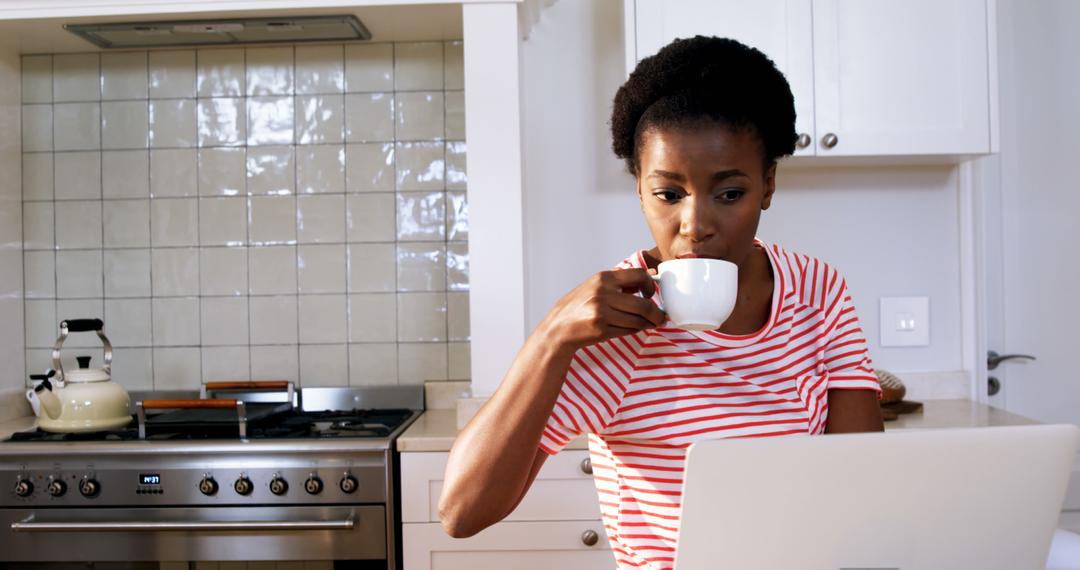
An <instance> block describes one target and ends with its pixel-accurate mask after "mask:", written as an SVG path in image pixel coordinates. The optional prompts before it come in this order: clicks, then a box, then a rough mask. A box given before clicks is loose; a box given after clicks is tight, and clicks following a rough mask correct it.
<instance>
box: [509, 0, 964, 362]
mask: <svg viewBox="0 0 1080 570" xmlns="http://www.w3.org/2000/svg"><path fill="white" fill-rule="evenodd" d="M621 6H622V2H621V1H619V0H596V1H590V2H576V1H564V2H558V3H556V4H555V5H554V6H552V7H551V8H549V9H548V10H546V11H545V12H544V13H543V15H542V16H541V19H540V22H539V23H538V24H537V25H536V26H535V27H534V28H533V30H532V33H531V35H530V37H529V39H528V40H527V41H526V42H525V43H524V46H523V49H522V73H523V76H524V79H523V85H524V89H523V92H524V96H525V104H524V108H525V119H524V128H525V193H526V196H525V235H526V243H525V258H526V324H527V325H528V327H529V328H530V329H531V328H532V327H534V326H535V325H536V324H537V323H538V322H539V321H540V320H541V319H542V318H543V316H544V314H545V313H546V312H547V310H548V309H549V308H550V307H551V305H552V304H553V303H554V302H555V301H556V300H558V298H559V297H560V296H562V295H563V294H564V293H565V292H566V291H569V290H570V289H571V288H572V287H573V286H574V285H576V284H577V283H579V282H580V281H581V280H582V279H584V278H585V277H586V276H588V275H589V274H591V273H593V272H596V271H600V270H603V269H606V268H609V267H611V266H612V265H614V264H615V263H617V262H618V261H620V260H621V259H622V258H623V257H625V256H626V255H627V254H629V253H630V252H632V251H634V250H636V249H641V248H648V247H652V245H653V243H652V241H651V238H650V236H649V233H648V230H647V228H646V226H645V222H644V219H643V218H642V217H641V212H640V207H639V205H638V201H637V196H636V194H635V193H634V185H633V179H632V178H631V177H630V176H629V175H628V174H626V173H625V171H624V169H623V165H622V163H621V161H619V160H617V159H615V157H614V155H613V154H612V153H611V150H610V147H611V144H610V137H609V135H608V120H609V117H610V110H611V100H612V98H613V97H614V94H615V90H616V89H617V88H618V87H619V85H620V84H621V82H622V81H623V79H624V76H623V65H624V63H623V61H624V60H623V38H622V9H621ZM957 211H958V190H957V174H956V168H954V167H950V166H926V167H873V168H850V167H848V168H829V169H826V168H805V167H798V168H795V167H791V166H790V165H789V166H781V170H780V176H779V180H778V193H777V196H776V199H775V200H774V201H773V207H772V209H770V210H769V211H768V212H766V213H765V214H764V215H763V218H762V224H761V229H760V231H759V235H760V237H761V238H762V239H764V240H765V241H769V242H776V243H780V244H781V245H782V246H784V247H786V248H788V249H791V250H794V251H799V252H802V253H807V254H809V255H814V256H817V257H819V258H822V259H824V260H826V261H827V262H829V263H832V264H833V265H835V266H836V267H838V268H839V269H840V270H841V271H842V272H843V273H844V274H845V275H846V277H847V280H848V284H849V286H850V288H851V292H852V296H853V297H854V299H855V302H856V305H857V307H858V309H857V310H858V313H859V316H860V318H861V319H862V321H863V329H864V330H865V331H866V333H867V340H868V341H869V343H870V350H871V353H872V356H873V357H874V359H875V361H876V364H877V365H878V366H880V367H882V368H887V369H891V370H894V371H900V372H903V371H944V370H959V369H960V368H961V350H960V347H961V339H960V307H959V295H960V277H959V271H958V267H959V258H960V240H959V232H958V226H957ZM921 295H926V296H929V297H930V312H931V315H930V320H931V330H930V342H931V345H930V346H929V347H926V348H903V349H899V348H889V349H883V348H880V347H879V346H878V332H877V331H878V298H879V297H881V296H921Z"/></svg>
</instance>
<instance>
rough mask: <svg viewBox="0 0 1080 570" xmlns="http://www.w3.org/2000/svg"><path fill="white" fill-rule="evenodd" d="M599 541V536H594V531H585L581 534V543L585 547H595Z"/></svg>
mask: <svg viewBox="0 0 1080 570" xmlns="http://www.w3.org/2000/svg"><path fill="white" fill-rule="evenodd" d="M599 541H600V535H599V534H596V531H595V530H587V531H585V532H583V533H581V543H582V544H584V545H585V546H596V543H597V542H599Z"/></svg>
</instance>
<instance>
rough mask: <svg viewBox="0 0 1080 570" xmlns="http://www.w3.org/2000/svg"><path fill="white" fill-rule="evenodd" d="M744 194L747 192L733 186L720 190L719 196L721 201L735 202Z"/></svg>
mask: <svg viewBox="0 0 1080 570" xmlns="http://www.w3.org/2000/svg"><path fill="white" fill-rule="evenodd" d="M743 194H745V192H743V191H742V190H738V189H734V188H732V189H729V190H724V191H722V192H720V194H718V195H717V197H718V198H719V200H720V201H721V202H734V201H736V200H738V199H739V198H741V197H742V195H743Z"/></svg>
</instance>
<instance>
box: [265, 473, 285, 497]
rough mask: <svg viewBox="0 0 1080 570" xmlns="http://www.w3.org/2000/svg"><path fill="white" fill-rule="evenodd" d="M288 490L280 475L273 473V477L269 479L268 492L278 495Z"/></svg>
mask: <svg viewBox="0 0 1080 570" xmlns="http://www.w3.org/2000/svg"><path fill="white" fill-rule="evenodd" d="M288 491H289V484H288V483H287V482H286V481H285V480H284V479H282V478H281V476H280V475H274V478H273V479H271V480H270V492H271V493H273V494H275V495H277V496H279V497H280V496H281V495H284V494H285V493H287V492H288Z"/></svg>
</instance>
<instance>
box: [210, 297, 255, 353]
mask: <svg viewBox="0 0 1080 570" xmlns="http://www.w3.org/2000/svg"><path fill="white" fill-rule="evenodd" d="M201 309H202V319H201V320H202V344H203V346H223V345H245V346H246V345H247V344H248V342H249V337H248V299H247V297H203V298H202V299H201Z"/></svg>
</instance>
